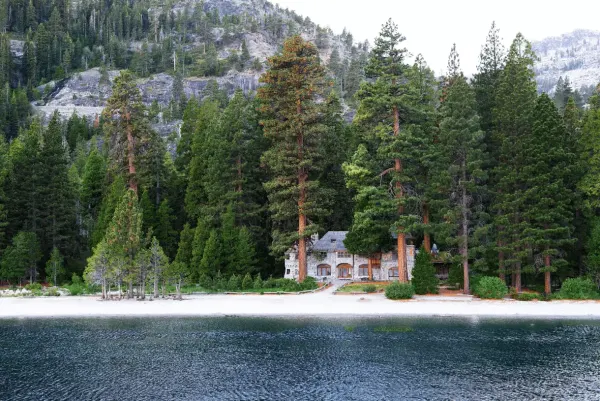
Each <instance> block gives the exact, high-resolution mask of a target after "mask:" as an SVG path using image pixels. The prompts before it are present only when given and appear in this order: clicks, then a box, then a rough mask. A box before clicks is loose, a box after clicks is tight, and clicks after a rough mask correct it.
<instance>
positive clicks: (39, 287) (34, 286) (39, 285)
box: [25, 283, 42, 291]
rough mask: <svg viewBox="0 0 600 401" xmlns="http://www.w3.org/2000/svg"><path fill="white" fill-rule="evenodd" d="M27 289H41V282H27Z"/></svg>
mask: <svg viewBox="0 0 600 401" xmlns="http://www.w3.org/2000/svg"><path fill="white" fill-rule="evenodd" d="M25 289H26V290H29V291H41V290H42V285H41V284H40V283H31V284H26V285H25Z"/></svg>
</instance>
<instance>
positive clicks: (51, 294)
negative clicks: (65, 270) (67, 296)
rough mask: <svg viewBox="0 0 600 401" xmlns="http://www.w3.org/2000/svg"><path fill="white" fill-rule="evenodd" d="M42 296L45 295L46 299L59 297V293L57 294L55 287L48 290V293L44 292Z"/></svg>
mask: <svg viewBox="0 0 600 401" xmlns="http://www.w3.org/2000/svg"><path fill="white" fill-rule="evenodd" d="M44 295H46V296H47V297H59V296H60V292H58V289H57V288H56V287H52V288H48V291H46V293H45V294H44Z"/></svg>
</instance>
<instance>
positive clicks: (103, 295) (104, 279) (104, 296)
mask: <svg viewBox="0 0 600 401" xmlns="http://www.w3.org/2000/svg"><path fill="white" fill-rule="evenodd" d="M106 296H107V293H106V277H102V299H106Z"/></svg>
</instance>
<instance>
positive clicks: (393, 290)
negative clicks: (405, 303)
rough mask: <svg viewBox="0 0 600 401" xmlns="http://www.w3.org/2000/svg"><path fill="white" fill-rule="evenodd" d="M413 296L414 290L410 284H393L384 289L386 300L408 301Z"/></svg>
mask: <svg viewBox="0 0 600 401" xmlns="http://www.w3.org/2000/svg"><path fill="white" fill-rule="evenodd" d="M413 295H415V289H414V288H413V286H412V284H409V283H398V282H394V283H392V284H390V285H388V286H387V287H386V289H385V296H386V297H387V298H388V299H410V298H412V297H413Z"/></svg>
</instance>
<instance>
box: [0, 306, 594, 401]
mask: <svg viewBox="0 0 600 401" xmlns="http://www.w3.org/2000/svg"><path fill="white" fill-rule="evenodd" d="M599 374H600V322H598V321H595V322H594V321H592V322H589V321H558V320H556V321H541V320H471V319H464V320H461V319H329V320H327V319H259V318H202V319H200V318H189V319H179V318H177V319H165V318H136V319H117V318H104V319H55V320H49V319H48V320H34V319H31V320H0V399H1V400H19V401H24V400H32V401H39V400H137V401H140V400H219V401H222V400H361V401H370V400H600V376H599Z"/></svg>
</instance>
